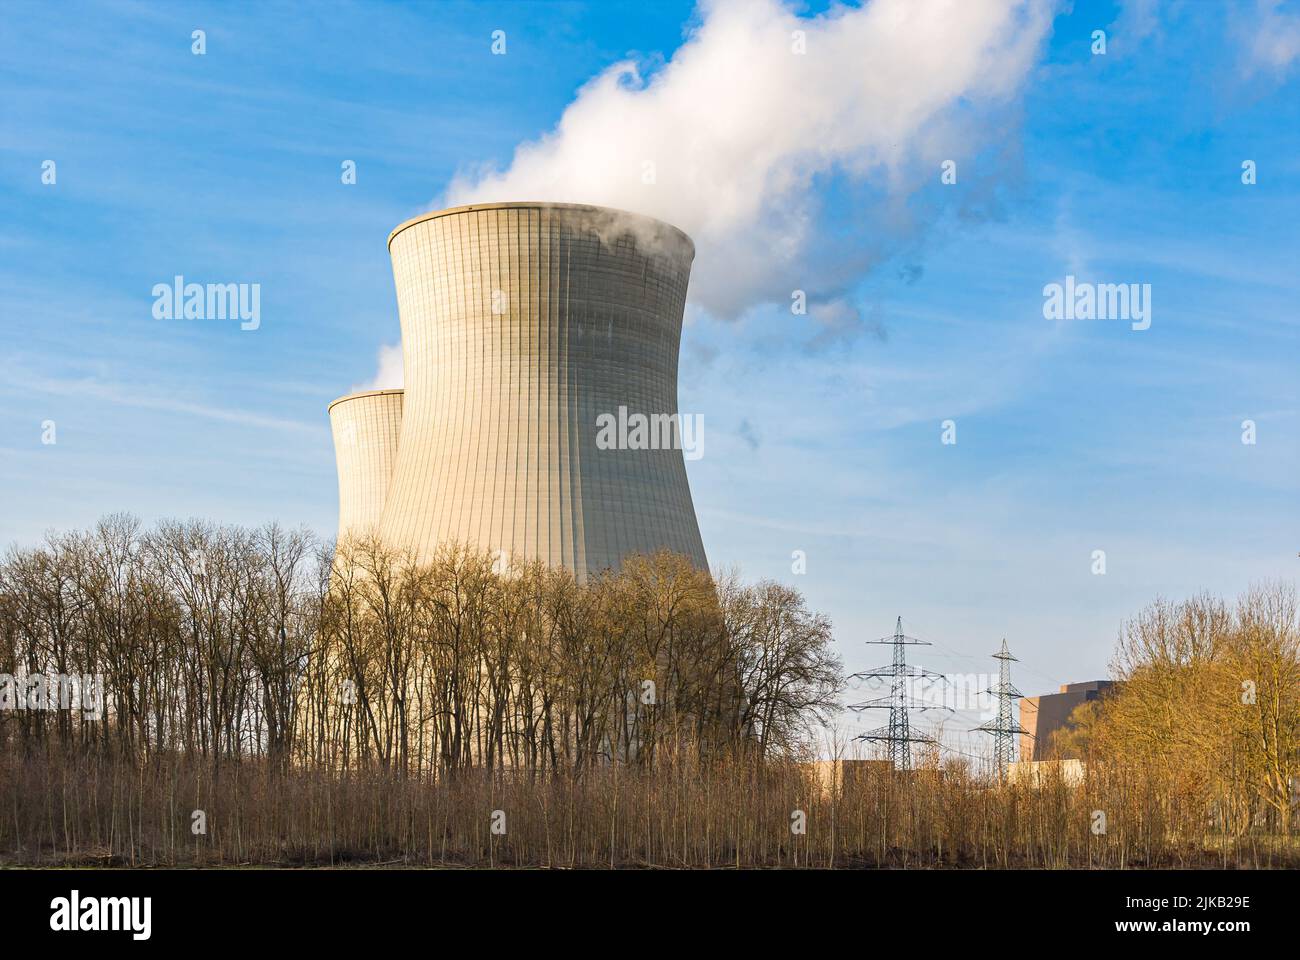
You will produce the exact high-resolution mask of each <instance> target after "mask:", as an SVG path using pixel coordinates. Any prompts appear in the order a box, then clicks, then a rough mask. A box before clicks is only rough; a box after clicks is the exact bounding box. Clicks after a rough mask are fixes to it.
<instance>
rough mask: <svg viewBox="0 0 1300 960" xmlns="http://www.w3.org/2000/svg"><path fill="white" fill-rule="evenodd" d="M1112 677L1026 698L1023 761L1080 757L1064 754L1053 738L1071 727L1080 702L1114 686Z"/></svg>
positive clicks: (1022, 717) (1022, 721)
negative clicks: (1065, 755)
mask: <svg viewBox="0 0 1300 960" xmlns="http://www.w3.org/2000/svg"><path fill="white" fill-rule="evenodd" d="M1114 686H1115V684H1114V682H1113V681H1110V680H1089V681H1087V682H1085V683H1067V684H1062V686H1061V689H1060V692H1059V693H1048V694H1044V695H1042V696H1039V697H1025V698H1023V699H1022V700H1021V701H1020V726H1021V727H1023V728H1024V729H1025V730H1026V731H1027V733H1025V734H1024V735H1022V736H1021V738H1020V760H1021V762H1022V763H1024V762H1025V761H1032V760H1049V759H1052V760H1056V759H1077V758H1067V757H1062V756H1061V755H1060V752H1059V751H1058V750H1057V749H1056V746H1055V744H1054V743H1053V739H1054V738H1055V735H1056V734H1057V732H1059V731H1060V730H1063V729H1065V728H1067V727H1069V726H1070V723H1069V720H1070V714H1072V713H1073V712H1074V710H1075V708H1076V707H1078V706H1079V705H1080V704H1084V703H1087V702H1089V701H1090V700H1096V699H1097V698H1099V697H1101V696H1104V695H1105V693H1106V692H1107V691H1108V690H1110V689H1111V688H1112V687H1114Z"/></svg>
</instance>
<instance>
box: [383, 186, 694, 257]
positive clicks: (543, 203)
mask: <svg viewBox="0 0 1300 960" xmlns="http://www.w3.org/2000/svg"><path fill="white" fill-rule="evenodd" d="M510 209H524V210H587V211H592V212H596V213H612V214H616V215H618V216H620V217H633V218H635V219H637V220H644V221H646V222H647V223H654V224H658V225H659V226H660V227H662V228H664V229H665V230H667V231H669V232H670V233H674V234H676V235H677V236H678V237H679V238H680V239H681V240H682V241H683V242H684V243H685V244H686V247H687V249H688V250H690V259H692V260H694V259H695V241H694V240H692V239H691V237H690V234H688V233H687V232H686V231H685V230H683V229H682V228H681V227H675V226H673V225H672V224H671V223H669V222H668V221H667V220H660V219H659V218H658V217H652V216H649V215H648V214H644V213H637V212H635V211H633V210H623V209H620V208H619V207H602V206H599V205H597V204H593V203H558V202H555V201H550V200H509V201H504V202H500V203H467V204H463V205H462V206H459V207H447V208H446V209H445V210H430V211H429V212H428V213H422V214H420V215H419V216H418V217H412V218H411V219H410V220H406V221H403V222H402V223H399V224H398V225H397V226H396V227H394V228H393V232H392V233H390V234H389V235H388V249H389V250H392V248H393V238H394V237H396V236H397V235H398V234H399V233H401V232H402V231H403V230H405V229H406V228H407V227H413V226H415V225H416V224H417V223H424V222H425V221H426V220H436V219H438V218H439V217H450V216H453V215H455V214H459V213H469V212H471V211H473V210H510Z"/></svg>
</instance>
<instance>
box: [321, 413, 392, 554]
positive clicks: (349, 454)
mask: <svg viewBox="0 0 1300 960" xmlns="http://www.w3.org/2000/svg"><path fill="white" fill-rule="evenodd" d="M329 415H330V429H331V431H332V432H333V434H334V458H335V462H336V464H337V466H338V473H339V536H338V538H339V543H343V542H344V541H345V540H347V539H348V538H356V537H363V536H375V535H377V534H378V533H379V522H380V519H381V517H382V515H383V512H384V501H385V499H386V497H387V494H388V483H389V480H390V479H391V478H392V475H393V465H394V464H395V463H396V462H397V441H398V435H399V434H400V433H401V429H402V391H401V390H371V391H368V392H365V393H353V394H349V395H348V396H346V397H340V398H339V399H337V400H335V401H334V402H333V403H331V404H330V406H329Z"/></svg>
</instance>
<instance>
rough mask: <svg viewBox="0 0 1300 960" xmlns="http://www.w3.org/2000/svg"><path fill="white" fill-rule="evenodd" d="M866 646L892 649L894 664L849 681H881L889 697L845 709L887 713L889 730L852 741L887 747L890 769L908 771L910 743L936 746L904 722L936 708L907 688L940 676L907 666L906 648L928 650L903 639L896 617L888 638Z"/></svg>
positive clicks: (923, 642) (911, 639)
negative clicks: (885, 683)
mask: <svg viewBox="0 0 1300 960" xmlns="http://www.w3.org/2000/svg"><path fill="white" fill-rule="evenodd" d="M867 643H880V644H886V643H887V644H890V645H892V646H893V648H894V660H893V663H891V664H890V665H889V666H888V667H880V668H879V669H876V670H867V671H865V672H863V673H855V674H853V676H851V677H849V679H850V680H854V679H870V678H885V677H888V678H889V681H890V686H889V695H888V696H884V697H877V698H875V699H874V700H866V701H864V702H862V703H855V704H850V705H849V709H850V710H854V711H862V710H888V711H889V726H887V727H877V728H876V729H875V730H868V731H867V732H866V733H862V734H859V735H858V736H856V737H854V738H853V739H855V740H865V741H867V742H869V743H887V744H888V745H889V759H890V760H891V761H893V764H894V769H896V770H910V769H912V744H914V743H929V744H934V743H936V741H935V739H934V737H930V736H927V735H926V734H924V733H915V732H913V731H912V727H911V724H910V723H909V721H908V716H907V715H908V711H909V710H917V711H924V710H933V709H935V708H936V707H937V706H938V705H937V704H933V703H928V702H926V701H924V700H917V699H916V698H914V697H912V696H910V695H909V693H908V686H909V683H910V681H911V680H913V679H916V678H920V677H932V678H936V679H939V680H943V679H944V676H943V674H941V673H935V672H933V671H932V670H923V669H921V668H920V667H909V666H908V665H907V657H906V648H907V647H908V646H915V645H922V646H927V647H928V646H930V645H931V644H930V642H929V641H928V640H918V639H916V638H915V637H907V636H904V635H903V618H902V617H899V618H898V622H897V624H896V625H895V627H894V635H893V636H892V637H881V638H880V639H879V640H868V641H867ZM940 709H944V710H951V709H952V708H951V707H940Z"/></svg>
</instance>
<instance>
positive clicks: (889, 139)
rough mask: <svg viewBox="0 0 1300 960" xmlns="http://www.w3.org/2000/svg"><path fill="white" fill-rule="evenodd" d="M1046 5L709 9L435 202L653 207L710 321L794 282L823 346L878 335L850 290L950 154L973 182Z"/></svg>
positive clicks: (1034, 0)
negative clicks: (509, 156) (672, 230)
mask: <svg viewBox="0 0 1300 960" xmlns="http://www.w3.org/2000/svg"><path fill="white" fill-rule="evenodd" d="M1054 6H1055V4H1054V0H872V2H870V3H868V4H867V5H865V6H863V7H861V8H856V7H854V8H844V7H837V8H835V9H833V10H831V11H830V12H828V13H826V14H823V15H821V16H817V17H812V18H805V17H799V16H798V15H796V14H795V13H794V12H792V11H790V10H788V9H786V7H785V6H784V5H782V4H781V3H779V2H777V0H706V2H704V3H703V4H702V5H701V7H700V10H699V17H698V23H697V25H696V26H695V27H694V29H693V30H692V31H691V32H690V34H689V36H688V37H687V39H686V40H685V42H684V43H683V44H682V45H681V46H680V47H679V48H678V49H677V50H676V52H675V53H674V54H673V55H672V57H671V59H670V60H669V61H668V62H667V63H666V64H664V65H663V66H662V67H661V68H660V69H658V70H656V71H654V72H653V73H652V74H651V75H649V76H646V75H644V74H643V72H642V71H641V69H640V68H639V67H638V65H637V64H636V63H634V62H632V61H625V62H621V63H617V64H614V65H613V66H611V67H609V68H608V69H607V70H605V71H604V72H603V73H601V74H600V75H599V76H597V77H595V78H594V79H592V80H591V81H590V82H589V83H587V84H586V85H585V86H584V87H583V88H582V89H581V90H580V91H579V92H578V95H577V97H576V99H575V100H574V101H573V102H572V103H571V104H570V105H569V106H568V107H567V108H566V109H565V111H564V114H563V115H562V116H561V118H560V121H559V123H558V124H557V126H556V127H555V129H554V130H552V131H551V132H549V133H548V134H546V135H544V136H543V137H541V138H540V139H539V140H536V141H534V142H529V143H525V144H522V145H520V146H519V147H518V148H517V150H516V152H515V155H514V158H513V162H512V163H511V165H510V167H509V169H507V170H504V171H496V170H491V169H485V170H479V171H476V172H473V173H469V174H461V175H460V176H458V177H456V178H455V179H454V180H453V181H452V183H451V185H450V186H449V188H448V190H447V193H446V195H445V196H444V197H442V198H441V199H440V204H439V205H443V206H453V205H459V204H465V203H486V202H492V201H503V200H554V201H561V202H574V203H590V204H598V205H602V206H610V207H617V208H621V209H626V210H631V211H635V212H637V213H643V214H648V215H650V216H654V217H658V218H659V219H661V220H666V221H668V222H669V223H672V224H674V225H676V226H678V227H681V228H682V229H683V230H685V231H686V232H687V233H688V234H690V235H691V237H692V238H693V239H694V240H695V243H696V249H697V255H696V260H695V268H694V274H693V279H692V283H691V294H690V296H691V300H692V302H693V304H694V305H695V306H697V307H701V308H703V309H704V310H705V311H707V312H708V313H710V314H712V315H714V316H717V317H724V318H734V317H737V316H739V315H740V314H742V313H743V312H744V311H745V310H747V309H748V308H750V307H752V306H754V305H757V304H762V303H789V302H790V299H791V295H792V291H793V290H796V289H802V290H805V291H806V294H807V298H808V306H809V310H808V312H809V315H810V316H811V317H812V318H813V319H814V320H815V321H821V322H822V324H823V325H824V326H826V327H828V329H829V335H830V336H832V337H839V336H840V335H841V334H843V333H844V332H845V331H846V329H851V328H855V327H857V328H860V329H861V330H862V331H870V330H872V326H873V321H872V319H871V317H870V312H869V311H866V312H863V311H859V310H858V308H857V307H856V306H854V305H852V304H851V303H849V302H848V301H847V299H845V298H846V296H847V294H848V292H849V290H850V289H851V288H852V286H853V285H855V284H856V283H857V282H858V281H859V280H860V279H861V278H862V277H863V275H864V274H865V273H866V272H867V271H868V270H869V269H870V267H871V265H872V264H873V263H874V262H876V261H878V260H879V259H881V258H882V257H884V256H888V255H890V254H891V253H896V252H898V250H899V249H900V248H902V247H903V246H905V244H906V243H907V242H910V241H911V240H914V239H915V234H916V232H917V227H918V224H917V223H916V222H914V221H915V212H914V211H909V210H908V209H907V205H906V201H907V199H908V198H909V197H911V196H913V195H914V194H915V193H916V191H917V189H918V188H920V187H922V186H925V187H930V186H932V185H933V186H935V188H936V189H938V184H939V183H940V172H941V170H940V166H941V164H942V163H943V162H944V161H946V160H950V159H951V160H955V161H956V162H957V163H958V171H959V174H958V177H959V183H962V184H963V185H965V184H967V183H972V182H977V181H978V180H979V179H980V177H979V174H978V173H977V171H976V170H975V169H974V167H975V164H973V163H972V164H971V165H970V168H969V173H968V172H967V170H966V169H963V168H962V166H961V165H962V162H963V161H964V160H970V159H972V158H973V157H974V156H975V155H976V154H977V153H978V151H979V150H980V149H982V148H983V147H986V146H989V145H990V144H992V145H994V146H996V145H997V144H999V143H1001V142H1002V141H1003V140H1004V139H1005V138H1006V132H1005V124H1004V123H1003V122H1002V120H1003V119H1004V117H1003V114H1004V113H1006V112H1007V111H1006V108H1007V107H1008V106H1012V107H1013V106H1014V104H1015V100H1016V98H1017V95H1018V93H1019V91H1020V89H1021V87H1022V86H1023V84H1024V82H1025V80H1026V78H1027V76H1028V74H1029V72H1030V70H1031V69H1032V67H1033V65H1034V63H1035V61H1036V59H1037V57H1038V54H1039V50H1040V48H1041V46H1042V42H1043V40H1044V38H1045V36H1046V35H1047V32H1048V29H1049V27H1050V23H1051V18H1052V15H1053V12H1054ZM801 50H802V51H803V52H800V51H801ZM1011 112H1012V113H1014V111H1011ZM904 238H905V239H904ZM846 311H847V313H846Z"/></svg>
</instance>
